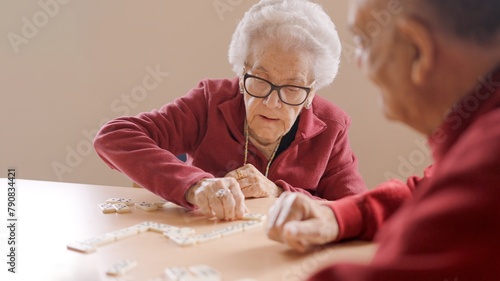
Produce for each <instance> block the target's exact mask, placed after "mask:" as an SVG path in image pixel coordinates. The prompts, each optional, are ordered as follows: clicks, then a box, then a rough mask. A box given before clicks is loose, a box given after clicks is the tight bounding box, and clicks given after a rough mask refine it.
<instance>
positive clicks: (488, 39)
mask: <svg viewBox="0 0 500 281" xmlns="http://www.w3.org/2000/svg"><path fill="white" fill-rule="evenodd" d="M406 1H413V5H416V6H419V7H418V8H419V9H418V10H420V13H424V14H428V15H427V16H430V17H432V21H433V22H434V23H436V24H438V25H440V26H441V27H442V28H443V29H444V30H445V31H446V32H450V33H451V34H452V35H454V36H455V37H457V38H461V39H465V40H468V41H471V42H474V43H476V44H479V45H492V44H498V43H499V41H500V1H499V0H421V1H414V0H406Z"/></svg>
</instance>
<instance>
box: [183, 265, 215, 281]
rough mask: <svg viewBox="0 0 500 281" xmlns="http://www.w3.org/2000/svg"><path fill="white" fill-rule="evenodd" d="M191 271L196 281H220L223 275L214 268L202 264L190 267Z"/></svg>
mask: <svg viewBox="0 0 500 281" xmlns="http://www.w3.org/2000/svg"><path fill="white" fill-rule="evenodd" d="M189 271H190V272H191V273H192V274H193V275H194V277H195V279H194V280H200V281H201V280H203V281H220V280H221V274H220V273H219V272H218V271H217V270H215V269H214V268H213V267H211V266H208V265H205V264H200V265H194V266H190V267H189Z"/></svg>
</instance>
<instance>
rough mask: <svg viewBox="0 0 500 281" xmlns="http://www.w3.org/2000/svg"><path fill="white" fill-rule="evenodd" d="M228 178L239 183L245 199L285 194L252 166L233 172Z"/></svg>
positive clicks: (227, 175) (247, 165)
mask: <svg viewBox="0 0 500 281" xmlns="http://www.w3.org/2000/svg"><path fill="white" fill-rule="evenodd" d="M226 177H228V178H235V179H236V180H237V181H238V183H239V185H240V188H241V191H242V192H243V194H244V195H245V198H260V197H278V196H280V194H281V193H282V192H283V189H281V187H279V186H277V185H276V184H274V183H273V182H272V181H270V180H269V179H268V178H266V176H264V175H263V174H262V173H261V172H259V170H257V168H255V167H254V166H253V165H252V164H246V165H245V166H243V167H240V168H238V169H236V170H234V171H231V172H229V173H227V174H226Z"/></svg>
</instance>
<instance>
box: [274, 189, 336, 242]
mask: <svg viewBox="0 0 500 281" xmlns="http://www.w3.org/2000/svg"><path fill="white" fill-rule="evenodd" d="M266 232H267V236H268V237H269V238H270V239H272V240H275V241H278V242H283V243H285V244H287V245H289V246H290V247H292V248H293V249H295V250H297V251H299V252H305V251H307V250H308V249H310V248H313V247H314V246H316V245H322V244H326V243H329V242H332V241H334V240H335V239H336V238H337V236H338V234H339V226H338V223H337V219H336V218H335V214H334V213H333V211H332V210H331V209H330V208H329V207H328V206H324V205H321V204H320V203H319V201H316V200H313V199H311V198H309V197H307V196H306V195H304V194H300V193H296V192H294V193H291V192H285V193H283V194H282V195H281V196H280V198H278V200H277V201H276V202H275V203H274V204H273V206H272V207H271V209H270V210H269V214H268V215H267V225H266Z"/></svg>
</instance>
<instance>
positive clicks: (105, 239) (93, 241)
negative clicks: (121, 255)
mask: <svg viewBox="0 0 500 281" xmlns="http://www.w3.org/2000/svg"><path fill="white" fill-rule="evenodd" d="M114 241H115V236H114V235H112V234H110V233H106V234H103V235H99V236H96V237H92V238H89V239H87V240H83V241H81V242H83V243H85V244H90V245H94V246H95V247H100V246H104V245H107V244H110V243H113V242H114Z"/></svg>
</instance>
